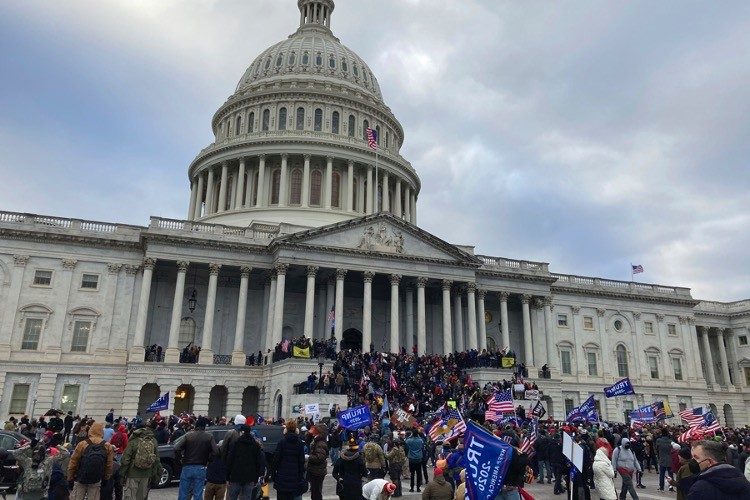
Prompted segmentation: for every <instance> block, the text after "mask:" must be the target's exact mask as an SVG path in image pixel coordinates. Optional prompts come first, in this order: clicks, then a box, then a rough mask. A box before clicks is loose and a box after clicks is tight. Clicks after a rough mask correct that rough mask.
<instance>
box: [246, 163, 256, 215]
mask: <svg viewBox="0 0 750 500" xmlns="http://www.w3.org/2000/svg"><path fill="white" fill-rule="evenodd" d="M245 172H247V189H246V190H245V207H247V208H252V207H254V206H255V204H254V203H253V186H255V175H254V174H253V169H252V167H251V168H249V169H247V168H245ZM255 187H256V188H257V186H255Z"/></svg>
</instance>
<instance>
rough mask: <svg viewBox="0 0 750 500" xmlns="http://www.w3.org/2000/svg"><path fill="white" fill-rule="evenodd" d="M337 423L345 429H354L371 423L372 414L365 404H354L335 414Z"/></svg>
mask: <svg viewBox="0 0 750 500" xmlns="http://www.w3.org/2000/svg"><path fill="white" fill-rule="evenodd" d="M337 417H338V420H339V425H340V426H341V427H343V428H344V429H346V430H350V431H355V430H357V429H361V428H363V427H367V426H368V425H372V414H371V413H370V408H369V407H368V406H367V405H360V406H355V407H354V408H347V409H346V410H342V411H340V412H339V413H338V415H337Z"/></svg>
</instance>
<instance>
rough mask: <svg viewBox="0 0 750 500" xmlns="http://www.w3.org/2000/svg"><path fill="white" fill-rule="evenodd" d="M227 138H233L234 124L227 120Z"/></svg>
mask: <svg viewBox="0 0 750 500" xmlns="http://www.w3.org/2000/svg"><path fill="white" fill-rule="evenodd" d="M226 130H227V137H232V122H230V121H229V119H227V121H226Z"/></svg>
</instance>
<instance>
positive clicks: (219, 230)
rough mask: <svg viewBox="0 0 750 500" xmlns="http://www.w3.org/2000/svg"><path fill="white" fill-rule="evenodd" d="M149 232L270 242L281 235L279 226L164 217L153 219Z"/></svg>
mask: <svg viewBox="0 0 750 500" xmlns="http://www.w3.org/2000/svg"><path fill="white" fill-rule="evenodd" d="M149 230H159V231H169V232H179V233H201V234H213V235H225V236H236V237H240V238H248V239H253V240H264V241H270V240H272V239H274V238H275V237H276V236H278V235H279V228H278V226H270V225H267V224H252V225H250V226H249V227H238V226H225V225H223V224H208V223H205V222H196V221H189V220H178V219H165V218H163V217H151V223H150V224H149Z"/></svg>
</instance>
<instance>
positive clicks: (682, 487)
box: [675, 462, 698, 500]
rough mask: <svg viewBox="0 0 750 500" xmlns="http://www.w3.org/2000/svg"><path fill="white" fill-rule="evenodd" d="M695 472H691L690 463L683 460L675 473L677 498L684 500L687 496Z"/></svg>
mask: <svg viewBox="0 0 750 500" xmlns="http://www.w3.org/2000/svg"><path fill="white" fill-rule="evenodd" d="M697 477H698V475H697V474H693V472H692V471H691V470H690V465H689V464H688V463H687V462H685V463H684V464H683V465H682V466H681V467H680V468H679V469H678V470H677V474H676V477H675V479H676V481H677V500H685V499H686V498H687V494H688V491H690V487H691V486H693V483H694V482H695V478H697Z"/></svg>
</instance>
